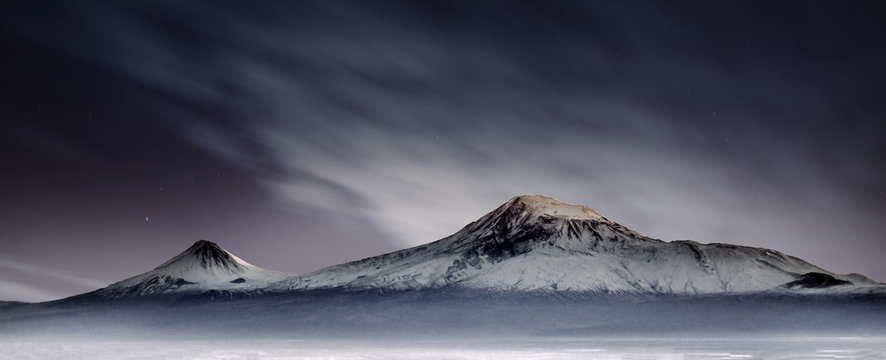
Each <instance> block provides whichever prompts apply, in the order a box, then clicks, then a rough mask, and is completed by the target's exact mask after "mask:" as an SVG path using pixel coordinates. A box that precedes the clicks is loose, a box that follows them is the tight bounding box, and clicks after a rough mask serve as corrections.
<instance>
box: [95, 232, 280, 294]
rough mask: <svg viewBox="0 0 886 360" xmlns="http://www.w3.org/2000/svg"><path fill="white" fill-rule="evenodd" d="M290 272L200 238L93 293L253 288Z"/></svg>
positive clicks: (145, 292) (161, 292)
mask: <svg viewBox="0 0 886 360" xmlns="http://www.w3.org/2000/svg"><path fill="white" fill-rule="evenodd" d="M288 276H291V274H287V273H282V272H277V271H272V270H267V269H262V268H260V267H257V266H255V265H252V264H250V263H247V262H245V261H243V260H241V259H240V258H238V257H236V256H234V255H233V254H231V253H230V252H228V251H227V250H225V249H222V248H221V247H220V246H218V245H217V244H215V243H213V242H211V241H206V240H200V241H197V242H196V243H194V245H192V246H191V247H189V248H188V249H187V250H185V251H184V252H182V253H181V254H178V255H176V256H175V257H173V258H172V259H170V260H169V261H167V262H165V263H163V264H161V265H160V266H158V267H156V268H155V269H154V270H151V271H148V272H146V273H143V274H140V275H136V276H133V277H131V278H128V279H125V280H122V281H119V282H116V283H114V284H111V285H109V286H108V287H105V288H102V289H99V290H97V291H95V292H94V293H95V294H96V295H98V296H101V297H105V298H121V297H136V296H144V295H159V294H169V293H189V292H202V291H206V290H252V289H260V288H264V287H267V286H268V284H270V283H272V282H277V281H280V280H282V279H284V278H286V277H288Z"/></svg>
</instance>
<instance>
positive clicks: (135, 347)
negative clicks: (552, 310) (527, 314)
mask: <svg viewBox="0 0 886 360" xmlns="http://www.w3.org/2000/svg"><path fill="white" fill-rule="evenodd" d="M0 348H2V349H3V352H2V353H0V358H7V357H8V358H10V359H16V360H27V359H40V360H46V359H89V360H103V359H113V360H125V359H145V358H160V359H256V360H264V359H267V360H271V359H274V360H278V359H291V360H298V359H329V360H333V359H348V360H358V359H385V360H392V359H490V360H495V359H508V360H512V359H560V360H571V359H589V358H592V359H603V360H605V359H695V360H707V359H710V360H712V359H770V360H771V359H833V358H839V359H882V358H884V355H886V338H863V337H796V336H794V337H791V336H775V337H754V338H749V337H708V338H691V337H690V338H686V337H680V338H677V337H659V338H648V337H647V338H614V337H610V338H581V339H579V338H564V337H557V338H534V339H526V338H521V339H512V340H501V339H492V340H489V339H482V338H475V339H459V340H453V339H446V340H422V341H415V340H411V339H410V340H402V339H389V340H376V341H354V340H350V339H340V340H317V339H299V338H293V339H286V340H280V339H271V340H259V339H249V340H234V341H231V340H178V341H174V342H169V341H156V340H128V341H108V340H98V341H80V340H76V341H74V340H66V339H62V338H50V339H40V340H24V341H22V340H17V341H16V340H13V341H10V340H8V339H0Z"/></svg>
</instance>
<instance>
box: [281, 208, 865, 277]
mask: <svg viewBox="0 0 886 360" xmlns="http://www.w3.org/2000/svg"><path fill="white" fill-rule="evenodd" d="M810 273H815V274H822V276H826V277H832V278H834V279H835V280H837V281H833V282H829V284H840V285H847V284H851V283H852V282H863V283H864V282H867V283H872V281H870V280H869V279H866V278H864V277H861V276H842V275H837V274H833V273H831V272H828V271H827V270H824V269H822V268H819V267H817V266H814V265H812V264H809V263H807V262H805V261H803V260H801V259H798V258H795V257H792V256H788V255H785V254H782V253H780V252H778V251H775V250H770V249H763V248H753V247H746V246H735V245H728V244H702V243H698V242H694V241H685V240H684V241H672V242H665V241H661V240H657V239H653V238H649V237H646V236H644V235H642V234H640V233H638V232H636V231H634V230H631V229H629V228H627V227H625V226H622V225H620V224H618V223H616V222H614V221H612V220H610V219H608V218H606V217H604V216H602V215H600V214H599V213H598V212H596V211H594V210H592V209H590V208H588V207H586V206H581V205H571V204H568V203H565V202H562V201H560V200H557V199H554V198H550V197H544V196H518V197H514V198H512V199H510V200H509V201H508V202H506V203H505V204H504V205H502V206H500V207H498V208H497V209H495V210H493V211H492V212H490V213H489V214H487V215H485V216H483V217H482V218H480V219H479V220H477V221H475V222H473V223H470V224H468V225H467V226H465V227H464V228H463V229H461V230H460V231H458V232H456V233H455V234H453V235H451V236H449V237H446V238H444V239H441V240H438V241H435V242H432V243H429V244H425V245H421V246H418V247H414V248H409V249H405V250H401V251H397V252H393V253H389V254H384V255H380V256H376V257H371V258H367V259H363V260H359V261H355V262H350V263H346V264H342V265H337V266H332V267H328V268H325V269H321V270H319V271H316V272H314V273H310V274H306V275H300V276H295V277H293V278H290V279H288V280H287V281H284V282H282V283H280V284H276V285H275V287H281V288H284V289H290V290H299V289H302V290H309V289H336V288H338V289H379V288H380V289H393V290H419V289H433V288H444V287H446V288H462V289H476V290H493V291H569V292H591V293H652V294H709V293H735V292H754V291H765V290H770V289H775V288H782V289H787V288H792V289H794V288H797V284H805V283H804V282H802V281H800V282H799V283H798V282H797V281H798V280H802V279H803V278H804V275H806V274H810ZM806 277H809V276H808V275H806ZM787 284H791V285H787Z"/></svg>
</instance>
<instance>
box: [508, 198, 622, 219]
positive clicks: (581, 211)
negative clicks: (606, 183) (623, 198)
mask: <svg viewBox="0 0 886 360" xmlns="http://www.w3.org/2000/svg"><path fill="white" fill-rule="evenodd" d="M504 207H505V208H514V207H521V208H522V209H521V210H524V211H527V212H529V213H531V214H532V215H534V216H536V217H538V216H542V215H546V216H551V217H558V218H566V219H572V220H595V221H606V222H609V219H607V218H605V217H604V216H603V215H600V213H598V212H596V211H594V210H593V209H591V208H589V207H587V206H584V205H572V204H569V203H566V202H563V201H561V200H559V199H556V198H552V197H547V196H541V195H522V196H516V197H513V198H511V200H508V202H507V203H505V205H504Z"/></svg>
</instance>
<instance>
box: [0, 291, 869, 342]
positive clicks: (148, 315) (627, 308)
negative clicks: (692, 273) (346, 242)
mask: <svg viewBox="0 0 886 360" xmlns="http://www.w3.org/2000/svg"><path fill="white" fill-rule="evenodd" d="M765 334H772V335H779V336H836V337H846V336H865V337H870V336H886V299H884V297H883V295H868V296H833V295H831V296H825V295H805V296H793V295H778V294H766V295H759V294H758V295H742V296H707V297H678V296H671V297H654V298H653V297H643V296H587V295H578V294H572V295H569V294H557V295H552V294H520V295H517V294H508V295H502V294H492V293H482V292H479V293H469V292H449V291H430V292H428V291H424V292H404V293H393V294H377V293H356V292H317V291H314V292H304V293H287V294H264V295H263V296H255V297H249V296H248V295H247V294H239V295H234V294H222V293H214V294H202V295H193V296H185V297H181V296H176V297H152V298H147V299H145V298H142V299H127V300H99V299H94V298H90V297H88V296H81V297H74V298H70V299H66V300H63V301H56V302H50V303H42V304H14V305H7V306H5V307H2V308H0V335H2V336H3V337H5V338H22V339H26V338H34V337H36V338H41V337H52V336H65V337H67V338H70V337H75V338H76V337H80V338H94V339H124V340H125V339H130V340H131V339H146V338H155V339H158V340H164V339H165V340H173V339H175V340H183V339H192V340H205V339H284V340H285V339H293V338H299V339H328V338H334V339H353V340H373V341H375V340H389V339H407V338H411V339H463V338H467V339H470V338H474V337H478V336H482V337H483V338H499V339H515V338H521V337H528V338H535V337H551V338H560V337H580V338H585V337H594V338H601V337H610V336H615V337H661V336H695V337H711V336H729V337H734V336H738V337H742V336H754V337H758V336H761V335H765Z"/></svg>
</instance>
